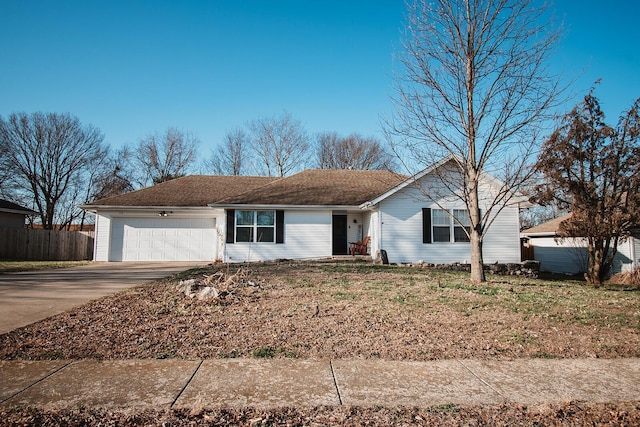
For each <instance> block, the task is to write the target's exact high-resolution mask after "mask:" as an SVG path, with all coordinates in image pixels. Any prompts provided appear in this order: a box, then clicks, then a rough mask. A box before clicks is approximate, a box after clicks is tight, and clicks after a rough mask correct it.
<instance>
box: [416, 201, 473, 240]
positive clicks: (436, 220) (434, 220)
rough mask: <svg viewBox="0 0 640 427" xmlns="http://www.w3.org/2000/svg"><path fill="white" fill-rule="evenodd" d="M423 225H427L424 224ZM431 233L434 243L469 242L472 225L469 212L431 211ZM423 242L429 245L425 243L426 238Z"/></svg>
mask: <svg viewBox="0 0 640 427" xmlns="http://www.w3.org/2000/svg"><path fill="white" fill-rule="evenodd" d="M423 215H424V211H423ZM423 224H425V223H424V222H423ZM423 226H424V225H423ZM431 232H432V235H433V241H434V242H443V243H448V242H455V243H464V242H468V241H469V233H470V232H471V224H470V221H469V215H468V214H467V210H466V209H453V210H451V211H448V210H444V209H431ZM423 242H424V243H429V242H427V241H425V239H424V238H423Z"/></svg>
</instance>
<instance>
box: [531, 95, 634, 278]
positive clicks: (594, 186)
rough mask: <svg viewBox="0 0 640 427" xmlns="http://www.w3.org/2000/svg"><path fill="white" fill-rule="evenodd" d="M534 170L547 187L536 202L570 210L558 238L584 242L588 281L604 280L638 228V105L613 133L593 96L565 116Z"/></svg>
mask: <svg viewBox="0 0 640 427" xmlns="http://www.w3.org/2000/svg"><path fill="white" fill-rule="evenodd" d="M537 166H538V168H539V170H540V171H541V172H542V173H543V174H544V176H545V183H544V184H541V185H539V186H538V187H537V196H536V198H537V201H539V202H540V203H543V204H548V203H557V204H558V205H559V206H560V207H563V208H565V209H570V210H571V212H572V215H571V217H570V218H568V219H566V220H564V221H562V222H561V223H560V229H559V235H560V236H561V237H564V238H574V237H578V238H585V239H586V240H587V253H588V270H587V272H586V274H585V277H586V279H587V281H588V282H589V283H591V284H594V285H596V286H597V285H600V284H602V282H603V280H604V279H606V277H607V275H608V273H609V271H610V270H611V267H612V265H613V260H614V257H615V255H616V252H617V248H618V243H619V242H621V241H623V240H624V239H626V238H628V237H629V235H630V232H631V229H632V228H633V227H637V226H638V225H639V224H640V193H639V192H638V189H639V188H640V99H638V100H637V101H636V102H635V103H634V104H633V107H632V108H631V109H630V110H629V111H628V112H627V113H626V114H623V115H622V116H621V117H620V120H619V121H618V126H617V127H616V128H613V127H611V126H609V125H607V124H606V123H605V122H604V113H603V112H602V110H601V109H600V103H599V102H598V99H597V98H596V97H595V96H593V91H592V92H590V93H589V94H588V95H587V96H585V98H584V101H583V102H581V103H580V104H579V105H577V106H576V107H575V108H574V109H573V110H572V111H571V112H570V113H568V114H567V115H565V116H564V118H563V120H562V123H561V125H560V126H559V127H558V129H556V131H555V132H553V134H552V135H551V137H550V138H549V139H548V140H547V142H545V144H544V146H543V150H542V152H541V153H540V156H539V158H538V163H537Z"/></svg>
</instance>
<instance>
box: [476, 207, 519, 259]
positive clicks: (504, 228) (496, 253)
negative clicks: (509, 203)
mask: <svg viewBox="0 0 640 427" xmlns="http://www.w3.org/2000/svg"><path fill="white" fill-rule="evenodd" d="M482 251H483V255H484V262H485V263H486V264H492V263H495V262H499V263H510V262H520V211H519V209H518V208H516V207H506V208H504V209H503V210H502V212H500V215H498V217H496V219H495V221H493V224H491V227H490V228H489V230H488V231H487V233H486V234H485V236H484V241H483V245H482Z"/></svg>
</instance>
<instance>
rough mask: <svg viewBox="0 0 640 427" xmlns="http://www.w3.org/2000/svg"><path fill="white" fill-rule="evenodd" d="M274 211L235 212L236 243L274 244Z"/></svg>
mask: <svg viewBox="0 0 640 427" xmlns="http://www.w3.org/2000/svg"><path fill="white" fill-rule="evenodd" d="M275 217H276V215H275V211H236V242H271V243H273V242H275V234H276V233H275V229H276V223H275Z"/></svg>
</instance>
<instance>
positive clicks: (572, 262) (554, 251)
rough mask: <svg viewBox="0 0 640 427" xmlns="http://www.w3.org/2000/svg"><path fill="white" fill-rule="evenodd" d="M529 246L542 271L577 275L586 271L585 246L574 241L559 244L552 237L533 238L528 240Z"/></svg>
mask: <svg viewBox="0 0 640 427" xmlns="http://www.w3.org/2000/svg"><path fill="white" fill-rule="evenodd" d="M529 244H531V245H532V246H533V255H534V258H535V259H536V260H537V261H540V270H542V271H550V272H552V273H564V274H577V273H580V272H584V271H586V269H587V251H586V249H585V245H584V243H581V242H579V241H577V240H575V239H571V241H569V240H565V241H563V242H560V241H556V239H555V238H554V237H535V238H531V239H529Z"/></svg>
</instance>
